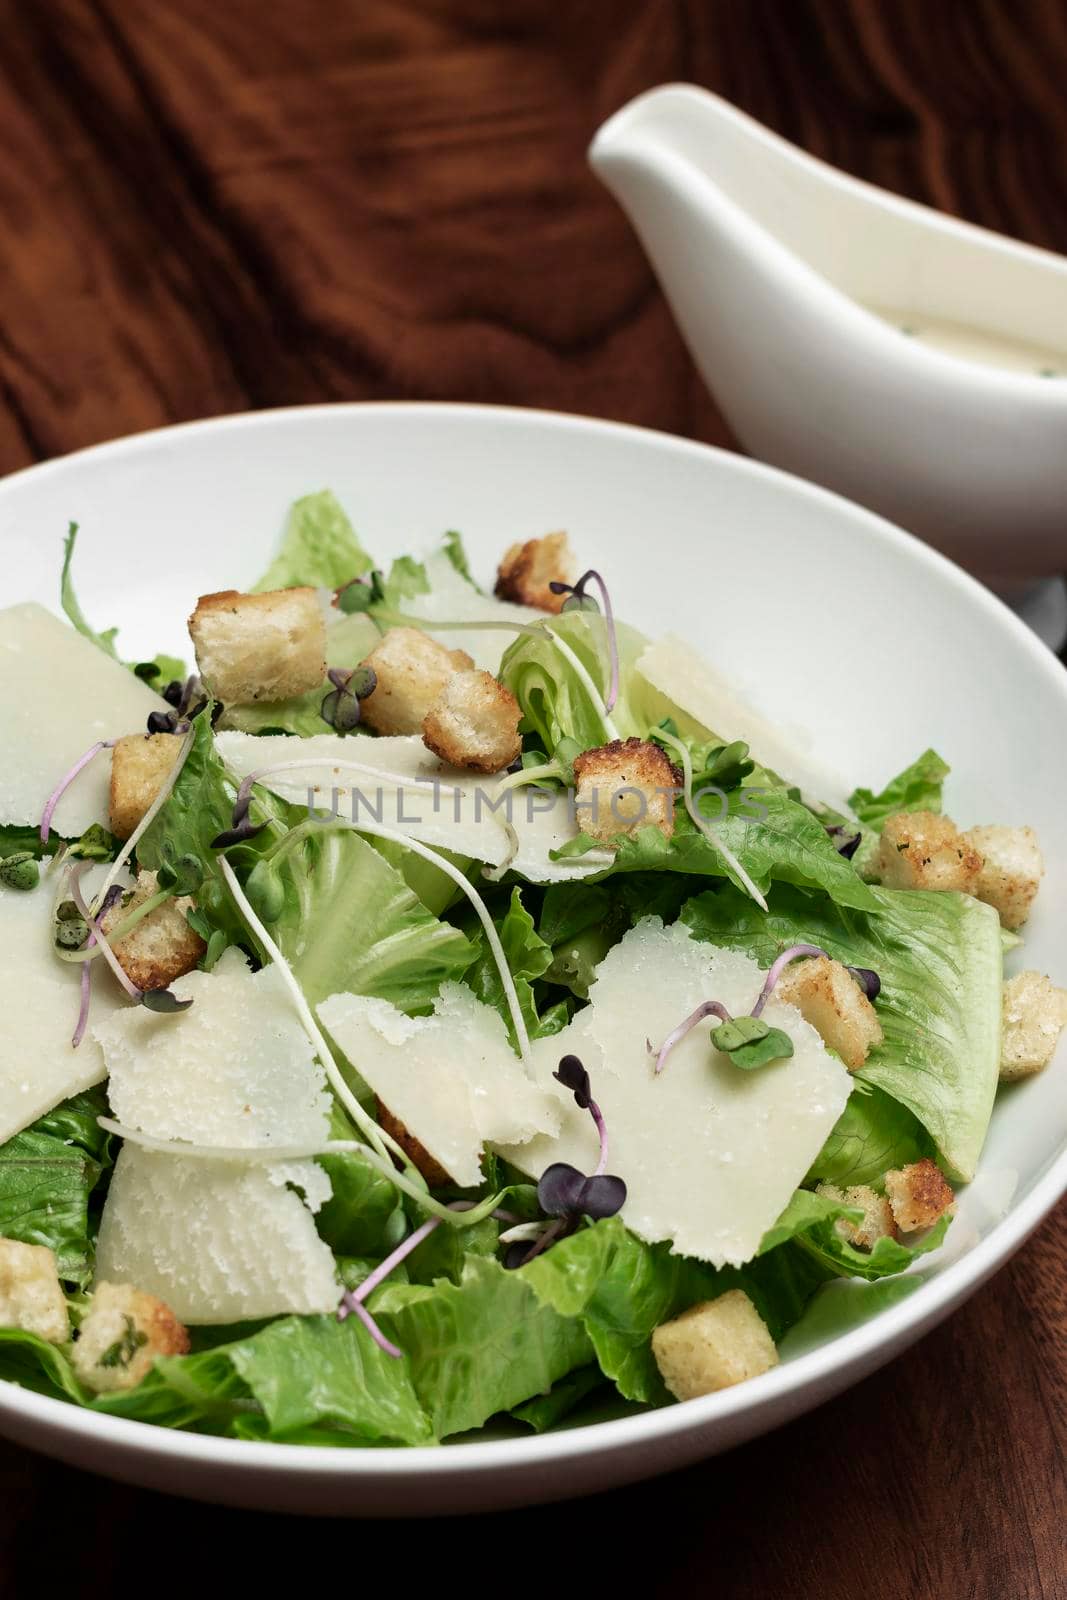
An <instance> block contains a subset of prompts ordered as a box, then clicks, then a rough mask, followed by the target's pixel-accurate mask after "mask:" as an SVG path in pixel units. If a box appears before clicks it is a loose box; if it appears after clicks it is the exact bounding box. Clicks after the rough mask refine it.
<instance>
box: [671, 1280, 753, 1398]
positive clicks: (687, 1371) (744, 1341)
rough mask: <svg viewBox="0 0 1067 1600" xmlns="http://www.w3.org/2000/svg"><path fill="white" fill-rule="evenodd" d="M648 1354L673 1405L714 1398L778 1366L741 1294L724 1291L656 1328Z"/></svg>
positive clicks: (748, 1302)
mask: <svg viewBox="0 0 1067 1600" xmlns="http://www.w3.org/2000/svg"><path fill="white" fill-rule="evenodd" d="M652 1354H653V1355H654V1356H655V1358H656V1365H657V1366H658V1367H659V1370H660V1375H661V1377H662V1378H663V1381H664V1383H665V1384H666V1385H667V1388H668V1389H669V1390H670V1392H671V1394H673V1395H674V1397H675V1399H676V1400H696V1399H698V1398H699V1396H700V1395H702V1394H714V1393H715V1392H716V1390H717V1389H728V1388H729V1387H730V1385H731V1384H734V1383H744V1382H745V1380H746V1378H755V1377H758V1376H759V1374H760V1373H761V1372H769V1371H770V1369H771V1368H772V1367H774V1366H777V1365H778V1352H777V1350H776V1349H775V1348H774V1340H773V1339H772V1338H771V1336H770V1333H769V1332H768V1330H767V1324H766V1323H765V1322H764V1320H763V1318H762V1317H761V1316H760V1314H759V1312H758V1311H757V1310H756V1308H755V1306H754V1305H753V1304H752V1301H751V1300H750V1299H749V1298H748V1295H747V1294H745V1292H744V1290H743V1289H728V1290H727V1291H726V1293H725V1294H721V1295H720V1296H719V1298H718V1299H717V1300H705V1301H704V1302H703V1303H702V1304H701V1305H697V1306H692V1307H691V1308H690V1309H689V1310H688V1311H683V1312H682V1314H681V1316H680V1317H674V1318H673V1319H672V1321H670V1322H662V1323H660V1325H659V1327H658V1328H657V1329H656V1330H655V1332H654V1333H653V1335H652Z"/></svg>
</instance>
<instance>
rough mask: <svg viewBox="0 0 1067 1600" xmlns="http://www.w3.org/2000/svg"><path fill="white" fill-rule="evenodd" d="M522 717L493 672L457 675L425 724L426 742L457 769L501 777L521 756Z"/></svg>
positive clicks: (434, 751)
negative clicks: (520, 719) (468, 768)
mask: <svg viewBox="0 0 1067 1600" xmlns="http://www.w3.org/2000/svg"><path fill="white" fill-rule="evenodd" d="M521 716H522V712H521V711H520V710H519V702H518V701H517V700H516V698H515V696H514V695H513V694H512V692H511V690H510V689H505V688H504V685H503V684H502V683H497V681H496V679H495V678H494V677H493V675H492V673H491V672H477V671H471V672H454V673H453V674H452V676H451V677H450V678H449V679H448V682H447V683H446V684H445V686H444V688H443V689H442V690H441V693H440V694H439V695H438V697H437V699H436V700H435V701H434V703H433V705H432V706H431V708H430V710H429V711H428V712H427V713H426V716H425V717H424V718H423V719H422V742H423V744H424V745H425V746H426V748H427V749H428V750H432V751H433V753H434V755H435V756H440V757H441V760H442V761H448V762H451V764H452V766H454V767H470V768H471V769H472V770H473V771H474V772H502V771H503V769H504V768H505V767H510V765H511V763H512V762H513V761H514V760H515V759H516V757H517V756H518V755H519V754H520V753H521V751H522V740H521V739H520V738H519V718H520V717H521Z"/></svg>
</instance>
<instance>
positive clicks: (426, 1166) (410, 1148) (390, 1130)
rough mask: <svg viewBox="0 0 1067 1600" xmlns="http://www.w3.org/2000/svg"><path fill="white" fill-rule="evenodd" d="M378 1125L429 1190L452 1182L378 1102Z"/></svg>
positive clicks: (421, 1146)
mask: <svg viewBox="0 0 1067 1600" xmlns="http://www.w3.org/2000/svg"><path fill="white" fill-rule="evenodd" d="M378 1124H379V1126H380V1127H382V1128H384V1130H385V1132H386V1133H387V1134H389V1136H390V1138H393V1139H395V1140H396V1142H397V1144H398V1145H399V1146H400V1148H401V1150H403V1152H404V1154H405V1155H406V1156H407V1157H408V1159H409V1160H410V1161H411V1163H412V1165H413V1166H415V1167H417V1168H418V1170H419V1171H420V1172H421V1173H422V1175H423V1177H424V1178H425V1179H426V1182H427V1183H428V1184H429V1185H430V1188H431V1189H443V1188H444V1186H445V1185H446V1184H449V1183H451V1182H452V1179H451V1178H450V1177H449V1175H448V1173H447V1172H446V1171H445V1169H444V1167H443V1166H442V1165H441V1163H440V1162H439V1161H435V1160H434V1158H433V1156H432V1155H431V1154H430V1152H429V1151H428V1150H427V1149H426V1147H425V1146H424V1145H421V1144H420V1143H419V1141H418V1139H416V1137H415V1135H414V1134H413V1133H409V1132H408V1130H407V1128H406V1127H405V1126H404V1124H403V1123H402V1122H401V1120H400V1118H399V1117H394V1116H393V1113H392V1112H391V1111H390V1110H389V1107H388V1106H387V1105H386V1104H385V1103H384V1102H383V1101H382V1100H379V1101H378Z"/></svg>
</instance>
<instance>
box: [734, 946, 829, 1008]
mask: <svg viewBox="0 0 1067 1600" xmlns="http://www.w3.org/2000/svg"><path fill="white" fill-rule="evenodd" d="M825 955H826V951H825V950H824V949H823V948H822V947H821V945H817V944H791V945H790V946H789V948H788V949H787V950H783V951H782V953H781V955H780V956H778V957H777V958H776V959H775V961H774V962H772V964H771V967H770V970H769V972H768V973H767V976H766V978H764V980H763V988H762V989H761V990H760V996H759V999H758V1000H757V1001H756V1004H755V1005H754V1006H753V1007H752V1015H753V1016H754V1017H758V1016H760V1015H761V1014H762V1012H763V1008H764V1006H765V1005H766V1004H767V1001H768V1000H769V999H770V998H771V995H772V994H773V992H774V986H775V984H776V983H777V982H778V979H779V978H780V977H781V976H782V973H783V972H784V971H785V969H786V967H788V965H789V963H790V962H791V961H801V960H804V959H805V958H806V957H808V956H825Z"/></svg>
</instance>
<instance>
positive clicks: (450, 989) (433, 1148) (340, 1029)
mask: <svg viewBox="0 0 1067 1600" xmlns="http://www.w3.org/2000/svg"><path fill="white" fill-rule="evenodd" d="M318 1013H319V1018H320V1020H321V1022H322V1023H323V1026H324V1027H325V1028H327V1029H328V1030H329V1032H330V1034H331V1036H332V1037H333V1039H334V1040H335V1041H336V1043H337V1045H338V1046H339V1048H340V1049H341V1050H343V1052H344V1054H345V1055H346V1056H347V1057H348V1060H349V1061H350V1062H351V1063H352V1066H353V1067H354V1068H355V1070H356V1071H357V1072H358V1073H359V1075H360V1077H361V1078H362V1079H363V1080H364V1082H365V1083H367V1084H368V1085H369V1086H370V1088H372V1089H373V1090H374V1092H375V1094H376V1095H378V1097H379V1099H380V1100H381V1101H382V1102H383V1104H384V1105H386V1106H387V1107H388V1108H389V1110H390V1111H391V1112H392V1113H393V1115H394V1116H395V1117H398V1118H399V1119H400V1121H401V1122H402V1123H403V1124H404V1126H405V1128H407V1130H408V1132H409V1133H411V1134H413V1135H414V1137H415V1138H416V1139H417V1140H418V1141H419V1143H420V1144H421V1145H422V1146H423V1148H424V1149H425V1150H427V1151H428V1152H429V1154H430V1155H431V1156H433V1158H434V1160H435V1161H437V1162H438V1163H439V1164H440V1165H441V1166H442V1167H443V1168H444V1169H445V1171H446V1172H447V1173H448V1174H449V1175H450V1176H451V1177H452V1178H453V1179H454V1180H455V1181H456V1183H458V1184H460V1185H461V1186H462V1187H463V1188H473V1187H474V1186H475V1185H476V1184H479V1183H480V1182H481V1181H482V1174H481V1156H482V1147H483V1145H484V1144H485V1143H487V1142H489V1141H495V1142H497V1143H506V1144H519V1143H521V1142H522V1141H524V1140H526V1139H530V1138H533V1136H534V1135H535V1134H539V1133H540V1134H545V1133H552V1132H554V1131H555V1130H556V1129H557V1128H558V1127H559V1112H558V1110H557V1108H556V1105H555V1102H554V1099H553V1098H552V1097H550V1096H548V1095H546V1094H544V1093H542V1092H541V1091H540V1090H539V1089H537V1088H535V1086H534V1085H533V1084H532V1083H531V1082H530V1080H529V1078H527V1076H526V1073H525V1071H524V1069H523V1067H522V1064H521V1063H520V1062H519V1061H518V1060H517V1059H516V1057H515V1055H514V1054H513V1053H512V1050H511V1047H510V1045H509V1044H508V1039H507V1034H506V1032H505V1029H504V1023H503V1020H502V1019H501V1017H500V1015H499V1013H498V1012H496V1011H494V1010H493V1008H492V1007H491V1006H487V1005H483V1004H482V1002H481V1001H480V1000H477V999H475V997H474V995H473V994H472V993H471V991H470V990H469V989H468V988H466V987H465V986H464V985H463V984H459V983H444V984H442V985H441V992H440V994H439V995H438V997H437V1000H436V1002H435V1004H434V1014H433V1016H432V1017H406V1016H405V1015H404V1014H403V1012H401V1011H397V1009H396V1008H395V1007H394V1006H391V1005H390V1004H389V1003H388V1002H387V1001H385V1000H375V999H369V998H367V997H366V996H364V995H354V994H335V995H331V996H330V998H329V999H328V1000H324V1001H323V1003H322V1004H321V1005H320V1006H319V1007H318Z"/></svg>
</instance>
